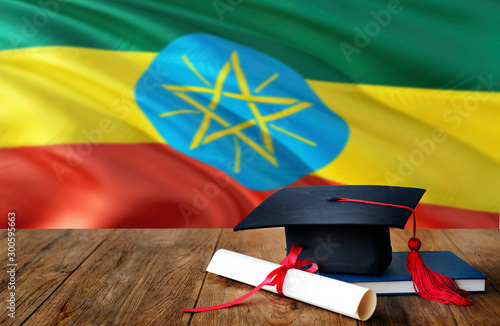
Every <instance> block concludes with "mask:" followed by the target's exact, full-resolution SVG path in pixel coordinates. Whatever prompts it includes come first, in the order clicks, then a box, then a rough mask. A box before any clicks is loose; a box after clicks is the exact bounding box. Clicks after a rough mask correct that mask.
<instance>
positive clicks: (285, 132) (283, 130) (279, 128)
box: [271, 124, 317, 146]
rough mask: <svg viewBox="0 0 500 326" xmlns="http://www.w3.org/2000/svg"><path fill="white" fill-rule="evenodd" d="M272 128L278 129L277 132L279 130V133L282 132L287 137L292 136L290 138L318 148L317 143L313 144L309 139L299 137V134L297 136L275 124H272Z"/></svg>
mask: <svg viewBox="0 0 500 326" xmlns="http://www.w3.org/2000/svg"><path fill="white" fill-rule="evenodd" d="M271 128H274V129H276V130H278V131H281V132H282V133H284V134H286V135H288V136H290V137H293V138H295V139H298V140H300V141H302V142H304V143H306V144H309V145H311V146H316V145H317V144H316V143H315V142H313V141H311V140H309V139H307V138H304V137H302V136H299V135H297V134H295V133H293V132H291V131H288V130H286V129H283V128H281V127H278V126H276V125H274V124H271Z"/></svg>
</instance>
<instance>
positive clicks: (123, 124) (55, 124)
mask: <svg viewBox="0 0 500 326" xmlns="http://www.w3.org/2000/svg"><path fill="white" fill-rule="evenodd" d="M155 56H156V53H142V52H119V51H107V50H92V49H84V48H72V47H44V48H28V49H21V50H11V51H2V52H0V89H1V92H2V110H0V146H2V147H13V146H37V145H51V144H65V143H79V142H88V141H91V140H92V139H93V140H96V141H102V142H106V143H144V142H160V143H164V140H163V139H162V138H161V136H160V135H159V134H158V132H157V131H156V130H155V128H154V127H153V126H152V125H151V123H150V122H149V121H148V119H147V118H146V116H145V115H144V114H143V113H142V111H141V110H140V108H139V107H138V106H137V104H136V102H135V100H134V88H135V85H136V83H137V80H138V79H139V78H140V76H141V75H142V74H143V73H144V71H145V70H146V69H147V67H148V66H149V65H150V63H151V62H152V60H153V59H154V57H155ZM159 73H161V71H160V72H159ZM494 80H495V79H494ZM495 81H496V80H495ZM308 83H309V85H310V86H311V87H312V89H313V90H314V91H315V92H316V94H318V96H319V97H320V98H321V99H322V100H323V101H324V103H325V104H326V105H327V106H328V107H329V108H330V109H331V110H333V111H334V112H336V113H337V114H339V115H340V116H341V117H342V118H343V119H345V120H346V121H347V123H348V124H349V128H350V135H349V140H348V143H347V145H346V146H345V148H344V150H343V151H342V153H341V154H340V155H339V156H338V157H337V158H336V159H334V160H333V161H332V162H331V163H330V164H328V165H327V166H325V167H324V168H322V169H320V170H319V171H317V172H315V173H314V174H315V175H317V176H320V177H323V178H326V179H330V180H334V181H337V182H341V183H345V184H397V185H406V186H415V187H423V188H426V189H428V192H427V194H426V195H425V197H424V199H423V201H424V202H427V203H434V204H439V205H447V206H452V207H459V208H466V209H477V210H484V211H491V212H498V210H499V202H500V201H499V200H498V195H497V191H498V189H500V169H499V166H500V151H499V150H498V148H499V145H498V144H499V143H500V128H498V121H499V118H500V113H499V112H500V94H499V93H493V92H482V93H478V92H473V91H445V90H430V89H412V88H403V87H389V86H370V85H352V84H340V83H329V82H320V81H313V80H308ZM480 86H481V85H480V82H479V81H478V87H480ZM186 95H189V93H186ZM299 100H300V99H299ZM295 109H298V108H297V107H295ZM301 109H303V108H302V107H301ZM311 109H315V108H311ZM277 114H279V113H274V115H277ZM270 116H272V117H273V118H274V116H273V114H271V115H269V116H267V117H266V116H263V119H264V120H266V121H267V119H268V118H269V117H270ZM276 118H277V116H276ZM167 119H168V118H167ZM440 130H444V131H445V132H446V134H447V135H448V137H447V138H446V139H445V140H444V141H443V140H442V139H441V138H440V137H438V136H439V131H440ZM100 135H101V136H102V139H100ZM236 136H237V137H239V138H240V139H242V141H251V140H250V139H245V136H244V135H243V133H241V132H240V133H239V134H236ZM247 138H248V137H247ZM250 145H251V146H252V147H253V148H254V149H255V150H257V151H259V152H260V153H261V155H263V156H265V157H266V159H268V160H269V161H270V162H272V163H273V164H277V162H275V160H274V158H273V157H272V156H271V155H270V154H269V153H268V152H266V151H265V150H264V149H263V148H262V147H261V146H260V145H259V144H257V143H253V142H251V144H250ZM242 172H243V171H242Z"/></svg>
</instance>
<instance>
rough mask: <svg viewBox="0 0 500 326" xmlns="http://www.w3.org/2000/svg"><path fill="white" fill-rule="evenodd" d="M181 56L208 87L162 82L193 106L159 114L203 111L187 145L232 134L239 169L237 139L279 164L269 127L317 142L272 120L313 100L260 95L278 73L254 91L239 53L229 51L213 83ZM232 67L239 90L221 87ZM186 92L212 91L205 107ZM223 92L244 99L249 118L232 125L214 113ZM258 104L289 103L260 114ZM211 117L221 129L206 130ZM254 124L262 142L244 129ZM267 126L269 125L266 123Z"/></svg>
mask: <svg viewBox="0 0 500 326" xmlns="http://www.w3.org/2000/svg"><path fill="white" fill-rule="evenodd" d="M182 59H183V60H184V62H185V63H186V65H187V66H188V67H189V69H190V70H191V71H192V72H193V73H194V74H195V75H196V76H197V77H198V78H199V79H200V80H201V81H202V82H203V83H204V84H205V85H207V87H201V86H186V85H182V86H180V85H162V86H163V87H164V88H166V89H167V90H169V91H171V92H173V93H174V94H175V95H176V96H178V97H179V98H181V99H183V100H184V101H185V102H186V103H188V104H190V105H191V107H192V108H194V110H193V109H180V110H176V111H169V112H165V113H162V114H160V117H169V116H173V115H177V114H200V113H201V114H203V119H202V121H201V124H200V126H199V127H198V129H197V131H196V133H195V134H194V136H193V139H192V141H191V144H190V147H189V148H190V149H195V148H197V147H198V146H200V145H205V144H208V143H210V142H212V141H215V140H217V139H220V138H222V137H225V136H230V135H233V140H234V145H235V165H234V171H235V172H239V170H240V160H241V149H240V144H239V142H238V140H240V141H242V142H244V143H245V144H247V145H248V146H249V147H250V148H252V149H254V150H255V151H256V152H257V153H259V154H260V155H261V156H262V157H263V158H264V159H266V160H267V161H269V162H270V163H271V164H273V165H274V166H278V161H277V159H276V157H275V156H274V155H273V154H274V146H273V140H272V136H271V134H270V132H269V127H271V128H273V129H274V130H277V131H279V132H282V133H284V134H286V135H288V136H290V137H293V138H295V139H298V140H300V141H302V142H304V143H306V144H309V145H311V146H316V143H315V142H313V141H311V140H308V139H306V138H304V137H302V136H300V135H297V134H294V133H292V132H290V131H288V130H286V129H284V128H281V127H279V126H276V125H274V124H272V123H271V122H272V121H274V120H278V119H282V118H284V117H287V116H290V115H292V114H295V113H297V112H300V111H302V110H304V109H307V108H309V107H311V106H312V105H313V104H312V103H309V102H300V101H299V100H298V99H294V98H286V97H273V96H259V95H255V94H258V93H259V92H260V91H261V90H262V89H264V88H265V87H266V86H267V85H268V84H270V83H271V82H273V81H274V80H275V79H277V78H278V77H279V74H274V75H272V76H271V77H269V78H268V79H266V80H265V81H264V82H262V83H261V84H260V85H259V86H258V87H257V88H256V89H255V90H254V93H255V94H252V92H251V91H250V88H249V85H248V82H247V79H246V77H245V74H244V71H243V69H242V68H241V65H240V62H239V57H238V53H237V52H236V51H235V52H233V53H232V54H231V57H230V60H229V61H226V62H225V63H224V65H223V67H222V69H221V70H220V71H219V73H218V75H217V77H216V79H215V84H214V86H212V84H211V83H210V82H209V81H208V80H207V79H205V78H204V77H203V75H202V74H200V73H199V72H198V71H197V70H196V68H195V67H194V65H193V64H192V63H191V62H190V61H189V58H187V56H183V57H182ZM231 70H233V71H234V73H235V76H236V81H237V83H238V86H239V88H240V92H241V93H239V94H238V93H231V92H224V91H223V87H224V83H225V81H226V78H227V76H228V75H229V73H230V71H231ZM188 93H208V94H212V97H211V100H210V103H209V105H208V107H205V106H204V105H203V104H201V103H199V102H198V101H196V100H195V99H194V98H193V97H191V96H189V94H188ZM222 96H225V97H229V98H233V99H237V100H242V101H246V103H247V105H248V108H249V110H250V112H251V113H252V115H253V118H252V119H248V120H246V121H243V122H241V123H238V124H236V125H231V124H230V123H229V122H228V121H226V120H225V119H223V118H222V117H221V116H220V115H218V114H217V113H216V111H217V106H218V104H219V102H220V99H221V97H222ZM257 104H280V105H291V106H289V107H287V108H285V109H283V110H282V111H279V112H276V113H272V114H269V115H262V114H261V112H260V111H259V109H258V106H257ZM212 120H214V121H216V122H218V123H219V124H220V125H221V126H222V127H224V128H223V129H221V130H218V131H215V132H212V133H211V134H207V131H208V129H209V127H210V123H211V121H212ZM252 126H257V127H258V128H259V130H260V132H261V135H262V139H263V146H261V145H259V144H258V143H256V142H255V141H254V140H252V139H251V138H249V137H248V136H247V135H246V134H245V133H244V132H243V131H244V130H245V129H247V128H249V127H252ZM268 126H269V127H268Z"/></svg>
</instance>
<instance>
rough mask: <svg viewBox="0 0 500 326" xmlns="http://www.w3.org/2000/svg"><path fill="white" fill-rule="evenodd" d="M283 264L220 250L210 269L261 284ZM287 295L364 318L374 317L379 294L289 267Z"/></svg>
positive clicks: (340, 312) (286, 282)
mask: <svg viewBox="0 0 500 326" xmlns="http://www.w3.org/2000/svg"><path fill="white" fill-rule="evenodd" d="M280 266H281V265H279V264H276V263H272V262H268V261H265V260H262V259H258V258H254V257H250V256H246V255H243V254H239V253H236V252H232V251H229V250H225V249H220V250H218V251H217V252H216V253H215V254H214V256H213V257H212V260H211V261H210V264H209V265H208V267H207V272H211V273H214V274H217V275H220V276H224V277H227V278H230V279H232V280H235V281H238V282H242V283H246V284H249V285H253V286H257V285H259V284H260V283H261V282H262V281H263V280H264V279H265V278H266V276H267V275H268V274H269V273H270V272H271V271H273V270H274V269H276V268H278V267H280ZM263 289H264V290H267V291H271V292H274V293H277V292H276V288H275V287H273V286H268V285H266V286H264V287H263ZM283 294H284V295H285V296H287V297H289V298H292V299H295V300H299V301H302V302H305V303H309V304H312V305H314V306H317V307H320V308H323V309H327V310H330V311H333V312H336V313H339V314H342V315H345V316H349V317H352V318H356V319H359V320H362V321H364V320H367V319H368V318H370V317H371V316H372V314H373V312H374V311H375V307H376V306H377V295H376V294H375V292H374V291H372V290H370V289H367V288H364V287H361V286H357V285H353V284H349V283H345V282H341V281H337V280H334V279H332V278H328V277H324V276H320V275H317V274H313V273H308V272H305V271H302V270H299V269H290V270H288V272H287V274H286V278H285V281H284V282H283Z"/></svg>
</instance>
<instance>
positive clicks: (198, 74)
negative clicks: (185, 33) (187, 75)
mask: <svg viewBox="0 0 500 326" xmlns="http://www.w3.org/2000/svg"><path fill="white" fill-rule="evenodd" d="M182 60H184V62H185V63H186V64H187V66H188V67H189V69H191V71H192V72H194V73H195V74H196V76H198V78H199V79H200V80H201V81H202V82H203V83H205V85H207V86H212V85H211V84H210V83H209V82H208V80H206V79H205V77H203V76H202V75H201V74H200V73H199V72H198V70H196V68H195V67H194V66H193V64H192V63H191V61H189V58H188V57H187V56H185V55H183V56H182Z"/></svg>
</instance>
